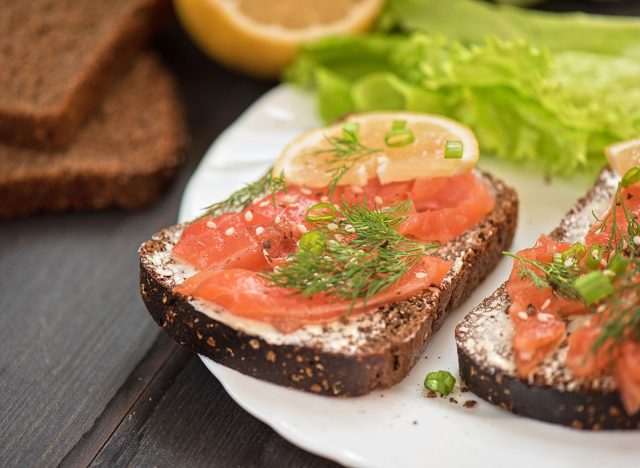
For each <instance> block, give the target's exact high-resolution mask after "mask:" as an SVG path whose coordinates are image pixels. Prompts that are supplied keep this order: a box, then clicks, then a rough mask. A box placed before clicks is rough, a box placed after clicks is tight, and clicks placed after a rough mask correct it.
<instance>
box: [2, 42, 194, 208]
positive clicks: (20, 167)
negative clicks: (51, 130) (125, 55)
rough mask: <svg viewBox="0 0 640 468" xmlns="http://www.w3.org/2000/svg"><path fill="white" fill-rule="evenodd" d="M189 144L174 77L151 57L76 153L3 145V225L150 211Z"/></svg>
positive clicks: (81, 138) (99, 113) (122, 85)
mask: <svg viewBox="0 0 640 468" xmlns="http://www.w3.org/2000/svg"><path fill="white" fill-rule="evenodd" d="M186 141H187V137H186V129H185V123H184V117H183V109H182V106H181V104H180V100H179V97H178V95H177V91H176V87H175V83H174V82H173V78H172V77H171V75H170V74H169V72H168V71H166V70H165V68H164V67H163V66H162V65H161V64H160V62H159V61H158V60H157V59H156V58H155V57H153V56H151V55H150V54H147V55H144V56H142V57H140V58H139V59H138V61H137V62H136V63H135V64H134V65H133V67H132V69H131V70H130V71H129V72H128V73H127V75H126V76H125V77H124V78H123V79H122V80H120V81H119V82H118V83H116V84H115V85H114V86H113V88H112V89H111V90H110V92H109V95H108V96H107V97H106V98H105V99H104V101H103V102H102V104H101V105H100V107H99V109H98V110H96V112H94V114H93V115H92V116H91V119H90V121H89V122H88V123H87V125H85V126H84V127H83V128H82V130H81V131H80V133H79V134H78V135H77V137H76V138H75V139H74V141H73V144H72V145H71V146H70V147H69V148H67V149H65V150H61V151H44V150H34V149H27V148H17V147H14V146H8V145H2V144H0V200H2V203H1V204H0V219H7V218H12V217H16V216H23V215H27V214H31V213H36V212H42V211H48V212H57V211H66V210H93V209H98V208H106V207H110V206H119V207H123V208H128V209H132V208H138V207H142V206H144V205H147V204H149V203H151V202H152V201H154V200H155V199H157V198H158V197H159V196H160V194H161V193H162V191H163V189H164V188H165V187H166V186H167V184H168V183H169V182H170V181H171V180H172V178H173V177H174V175H175V174H176V171H177V168H178V167H179V165H180V164H181V163H182V161H183V149H184V146H185V143H186Z"/></svg>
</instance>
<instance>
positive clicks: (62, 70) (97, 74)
mask: <svg viewBox="0 0 640 468" xmlns="http://www.w3.org/2000/svg"><path fill="white" fill-rule="evenodd" d="M170 14H171V4H170V1H169V0H109V1H103V0H81V1H78V0H18V1H3V2H0V31H2V34H0V62H1V63H2V66H1V67H0V83H2V92H1V93H0V141H3V142H5V143H10V144H14V145H22V146H29V147H36V148H61V147H63V146H66V145H67V144H69V143H70V141H71V140H72V138H73V137H74V135H75V134H76V133H77V131H78V129H79V127H80V126H81V124H82V123H84V121H85V120H86V118H87V116H89V114H90V113H91V112H92V111H93V110H94V109H96V108H97V106H98V105H99V103H100V101H101V100H102V98H103V97H104V95H105V94H106V93H107V91H108V89H109V86H110V85H111V84H112V83H113V82H114V81H115V78H116V77H118V76H120V75H121V74H122V72H124V71H126V69H127V68H128V67H129V65H130V63H131V61H132V59H133V58H134V57H135V56H136V55H137V54H138V52H139V51H140V50H141V49H142V47H143V46H144V45H145V44H146V43H147V42H148V40H149V39H150V37H151V35H152V33H153V32H154V31H155V30H156V29H157V28H158V27H159V26H161V25H162V24H163V23H164V20H165V19H168V18H169V17H170Z"/></svg>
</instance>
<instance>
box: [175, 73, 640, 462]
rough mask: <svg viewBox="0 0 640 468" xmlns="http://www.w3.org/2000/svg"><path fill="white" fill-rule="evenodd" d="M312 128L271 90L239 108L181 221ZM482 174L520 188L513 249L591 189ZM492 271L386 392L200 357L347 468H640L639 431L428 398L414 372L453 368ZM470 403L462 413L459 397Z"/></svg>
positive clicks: (499, 273)
mask: <svg viewBox="0 0 640 468" xmlns="http://www.w3.org/2000/svg"><path fill="white" fill-rule="evenodd" d="M318 125H320V122H319V121H318V120H317V118H316V117H315V112H314V105H313V100H312V98H311V96H309V95H306V94H304V93H302V92H300V91H297V90H295V89H292V88H290V87H288V86H286V85H281V86H279V87H277V88H275V89H273V90H272V91H270V92H269V93H267V94H266V95H265V96H263V97H262V98H261V99H259V100H258V101H257V102H256V103H255V104H254V105H253V106H251V108H250V109H249V110H247V111H246V112H245V113H244V114H243V115H242V116H241V117H240V118H239V119H238V120H237V121H236V122H235V123H234V124H233V125H232V126H231V127H229V128H228V129H227V130H226V131H225V132H224V133H223V134H222V135H221V136H220V137H219V138H218V140H217V141H216V142H215V143H214V144H213V145H212V146H211V148H210V149H209V151H208V152H207V154H206V155H205V157H204V159H203V160H202V163H201V164H200V167H199V168H198V170H197V171H196V172H195V174H194V175H193V177H192V179H191V181H190V182H189V185H188V186H187V189H186V192H185V194H184V198H183V200H182V206H181V210H180V219H181V220H186V219H190V218H192V217H194V216H195V215H196V214H198V212H199V211H200V209H201V208H203V207H204V206H207V205H209V204H211V203H212V202H214V201H217V200H221V199H223V198H225V197H226V196H227V195H228V194H229V193H231V192H232V191H233V190H235V189H237V188H239V187H240V186H242V185H243V184H245V183H247V182H250V181H252V180H255V179H256V178H257V177H259V176H260V175H261V174H263V173H264V171H265V170H266V168H267V167H268V166H269V165H270V164H271V163H272V162H273V161H274V160H275V158H276V157H277V155H278V154H279V151H280V150H281V149H282V148H283V147H284V145H285V144H286V143H288V142H289V141H290V140H292V139H293V138H294V137H295V136H296V135H298V134H300V133H301V132H302V131H304V130H308V129H310V128H314V127H316V126H318ZM481 166H482V167H485V168H487V169H489V170H490V171H491V172H493V173H494V174H496V175H497V176H499V177H502V178H503V179H504V180H506V181H508V182H509V183H510V184H512V185H514V186H515V187H516V188H517V189H518V193H519V195H520V202H521V203H520V210H521V215H520V223H519V229H518V233H517V235H516V240H515V244H514V246H513V249H520V248H523V247H527V246H530V245H531V244H532V243H533V242H535V240H536V238H537V237H538V235H539V234H540V233H541V232H547V231H549V230H551V229H552V228H553V227H554V226H555V224H556V223H557V222H558V220H559V219H560V218H561V217H562V216H563V215H564V213H565V212H566V211H567V210H568V209H569V207H570V206H571V205H573V203H575V201H576V200H577V199H578V197H580V196H581V195H582V194H583V193H584V192H585V190H586V188H587V187H588V186H589V185H590V180H588V179H587V178H579V179H574V180H571V181H566V180H553V181H549V180H546V181H545V178H544V177H543V175H542V174H541V173H536V172H535V171H531V170H526V171H525V170H524V169H522V168H519V167H513V166H510V165H508V164H505V163H501V162H499V161H495V160H491V159H489V160H487V159H486V158H485V159H484V160H483V161H482V163H481ZM509 270H510V262H509V261H508V260H507V259H504V260H503V261H502V262H501V264H500V266H499V267H498V268H497V269H496V270H495V271H494V272H493V273H492V274H491V275H490V276H489V277H488V278H487V279H486V280H485V281H484V283H483V284H482V285H480V287H479V288H478V289H477V290H476V291H475V292H474V293H473V295H472V296H471V298H470V299H469V300H468V301H467V302H466V303H465V304H464V305H463V306H462V307H460V308H459V309H458V310H457V311H455V312H454V313H453V314H451V316H450V317H449V319H448V320H447V322H446V323H445V325H444V326H443V327H442V329H441V330H440V331H439V332H438V333H437V334H436V335H435V336H434V337H433V338H432V339H431V341H430V342H429V344H428V346H427V350H426V353H425V355H424V357H423V359H421V360H420V362H419V363H418V364H417V365H416V366H415V368H414V369H413V371H412V372H411V373H410V374H409V376H408V377H407V378H406V379H405V380H404V381H403V382H401V383H400V384H398V385H397V386H395V387H394V388H391V389H389V390H384V391H377V392H374V393H373V394H371V395H368V396H364V397H358V398H350V399H342V398H341V399H338V398H329V397H321V396H317V395H312V394H307V393H303V392H298V391H295V390H288V389H286V388H283V387H279V386H276V385H272V384H269V383H265V382H262V381H260V380H256V379H253V378H251V377H247V376H245V375H243V374H240V373H238V372H235V371H233V370H231V369H228V368H226V367H223V366H220V365H218V364H216V363H214V362H213V361H211V360H209V359H207V358H205V357H202V360H203V361H204V363H205V365H206V366H207V367H208V368H209V369H210V370H211V372H212V373H213V374H214V375H215V376H216V377H217V378H218V379H219V380H220V382H222V384H223V385H224V387H225V389H226V390H227V392H229V394H230V395H231V397H232V398H233V399H234V400H235V401H237V402H238V404H239V405H240V406H242V407H243V408H244V409H245V410H247V411H248V412H249V413H251V414H253V415H254V416H255V417H257V418H258V419H260V420H262V421H264V422H265V423H267V424H268V425H270V426H271V427H272V428H273V429H275V430H276V431H277V432H278V433H279V434H281V435H282V436H283V437H284V438H286V439H288V440H289V441H291V442H292V443H294V444H296V445H298V446H300V447H302V448H304V449H306V450H308V451H310V452H313V453H316V454H319V455H322V456H324V457H327V458H330V459H332V460H335V461H337V462H340V463H342V464H345V465H353V466H380V467H388V466H393V467H395V468H400V467H405V466H406V467H408V466H427V465H435V466H443V467H456V468H457V467H461V466H474V467H484V466H490V467H492V468H498V467H509V468H512V467H515V466H517V467H536V468H539V467H540V462H541V460H544V465H543V467H544V468H552V467H570V466H571V467H572V466H575V467H581V468H583V467H586V466H594V467H595V466H597V467H598V468H604V467H606V468H610V467H618V466H620V467H622V466H629V467H631V466H635V467H638V466H640V434H638V433H637V432H626V433H623V432H618V433H594V432H578V431H575V430H571V429H566V428H563V427H558V426H554V425H551V424H546V423H542V422H538V421H534V420H530V419H525V418H521V417H517V416H514V415H512V414H511V413H509V412H506V411H502V410H500V409H498V408H495V407H493V406H491V405H489V404H488V403H485V402H484V401H482V400H479V399H478V398H475V397H474V395H473V394H471V393H464V394H462V393H460V392H459V391H458V392H457V394H455V395H454V397H455V398H456V399H457V400H458V402H459V403H458V404H454V403H451V402H449V401H448V400H446V399H440V398H435V399H428V398H426V397H425V395H424V393H423V390H422V381H423V379H424V376H425V375H426V374H427V373H428V372H430V371H433V370H438V369H447V370H451V371H452V372H454V373H456V372H457V366H458V365H457V359H456V352H455V344H454V339H453V329H454V327H455V325H456V323H458V322H459V321H460V320H461V319H462V318H463V317H464V315H465V314H466V313H467V312H468V311H469V310H471V309H472V308H473V306H474V305H476V304H478V303H479V302H480V301H481V299H482V298H483V297H485V296H487V295H488V294H490V293H491V292H492V291H493V290H494V289H495V288H496V287H497V286H498V285H499V284H501V283H502V281H504V280H505V279H506V277H507V276H508V273H509ZM470 399H475V400H478V401H479V404H478V405H477V406H476V407H475V408H473V409H467V408H464V407H462V403H463V402H464V401H466V400H470Z"/></svg>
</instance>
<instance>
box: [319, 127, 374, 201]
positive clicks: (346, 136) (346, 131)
mask: <svg viewBox="0 0 640 468" xmlns="http://www.w3.org/2000/svg"><path fill="white" fill-rule="evenodd" d="M359 131H360V125H359V124H358V123H357V122H347V123H345V124H344V125H343V127H342V136H341V137H328V136H325V138H326V140H327V142H328V143H329V144H330V145H331V148H328V149H324V150H319V151H316V152H315V153H314V154H316V155H321V154H328V155H330V156H329V160H328V161H327V170H326V172H328V173H329V174H330V175H331V181H330V182H329V196H331V195H332V194H333V192H334V191H335V189H336V187H337V186H338V184H339V183H340V180H342V177H343V176H344V175H345V174H346V173H347V172H348V171H349V170H350V169H351V168H352V167H353V166H354V165H355V164H356V163H357V162H358V161H360V160H361V159H362V158H364V157H366V156H370V155H372V154H374V153H379V152H380V151H381V150H379V149H375V148H369V147H367V146H365V145H363V144H362V143H360V137H359V136H358V132H359Z"/></svg>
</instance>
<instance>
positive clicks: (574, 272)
mask: <svg viewBox="0 0 640 468" xmlns="http://www.w3.org/2000/svg"><path fill="white" fill-rule="evenodd" d="M503 254H504V255H507V256H509V257H511V258H513V259H515V260H516V261H517V262H518V266H519V269H518V270H519V274H520V276H521V277H522V278H528V279H530V280H531V282H532V283H533V284H534V286H536V287H537V288H541V289H543V288H551V290H552V291H553V292H554V294H558V295H560V296H563V297H566V298H567V299H572V300H580V299H581V296H580V294H579V293H578V291H577V290H576V288H575V286H574V282H575V280H576V279H577V278H578V276H579V275H580V269H579V268H578V265H577V263H578V262H577V261H575V259H573V258H571V257H569V261H558V260H556V261H553V260H552V261H550V262H542V261H539V260H530V259H528V258H524V257H520V256H518V255H515V254H512V253H509V252H503Z"/></svg>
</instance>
